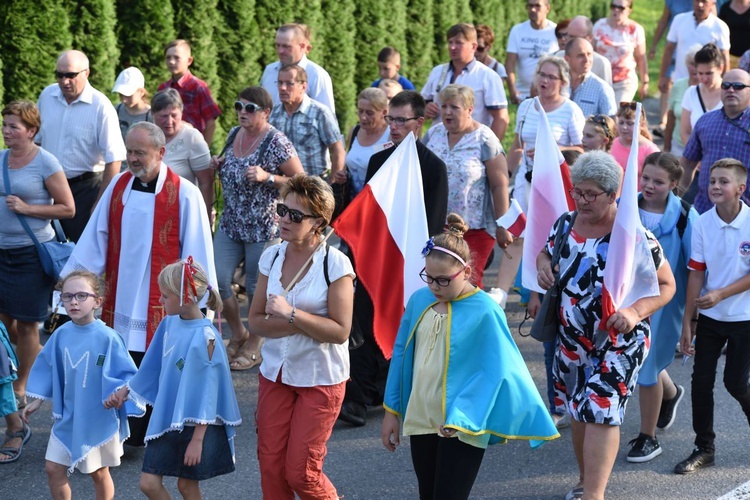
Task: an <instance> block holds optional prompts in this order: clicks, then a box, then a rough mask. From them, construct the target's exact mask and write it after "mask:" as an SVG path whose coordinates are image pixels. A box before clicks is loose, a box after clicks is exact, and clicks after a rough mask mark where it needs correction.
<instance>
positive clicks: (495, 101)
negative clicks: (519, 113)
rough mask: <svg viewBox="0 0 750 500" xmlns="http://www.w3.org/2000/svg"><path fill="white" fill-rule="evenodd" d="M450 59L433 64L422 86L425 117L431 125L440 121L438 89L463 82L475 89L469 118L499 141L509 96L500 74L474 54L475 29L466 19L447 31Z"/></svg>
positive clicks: (506, 119)
mask: <svg viewBox="0 0 750 500" xmlns="http://www.w3.org/2000/svg"><path fill="white" fill-rule="evenodd" d="M446 39H447V41H448V53H449V55H450V59H451V60H450V62H449V63H447V64H440V65H438V66H435V67H434V68H433V69H432V72H430V76H429V77H428V78H427V83H425V85H424V87H422V92H421V94H422V97H424V98H425V101H426V102H427V108H425V117H426V118H428V119H430V120H432V123H433V125H434V124H436V123H440V121H441V118H440V100H439V98H438V96H439V95H440V91H441V90H443V89H444V88H445V87H446V85H449V84H451V83H460V84H461V85H466V86H467V87H470V88H471V90H473V91H474V112H473V113H472V115H471V116H472V118H474V119H475V120H476V121H478V122H479V123H481V124H483V125H487V126H488V127H490V128H491V129H492V131H493V132H494V133H495V135H496V136H497V138H498V139H500V140H501V141H502V140H503V138H504V137H505V131H506V130H507V129H508V122H509V121H510V118H509V117H508V100H507V98H506V97H505V89H504V88H503V81H502V79H501V78H500V76H499V75H498V74H497V73H495V72H494V71H493V70H491V69H490V68H488V67H487V66H485V65H484V64H482V63H480V62H479V61H477V60H476V59H475V58H474V54H475V52H476V49H477V30H476V28H474V26H473V25H471V24H467V23H460V24H455V25H453V26H451V27H450V28H448V32H447V34H446Z"/></svg>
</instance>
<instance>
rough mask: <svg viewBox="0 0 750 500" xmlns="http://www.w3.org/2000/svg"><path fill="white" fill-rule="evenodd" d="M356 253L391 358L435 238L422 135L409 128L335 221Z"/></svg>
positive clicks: (379, 336) (382, 341)
mask: <svg viewBox="0 0 750 500" xmlns="http://www.w3.org/2000/svg"><path fill="white" fill-rule="evenodd" d="M333 228H334V230H335V231H336V234H338V235H339V237H340V238H341V239H342V240H344V241H345V242H346V243H347V244H348V245H349V248H351V250H352V253H353V254H354V261H355V264H356V271H357V278H358V279H359V284H358V286H364V287H365V289H366V290H367V292H368V293H369V295H370V297H371V298H372V303H373V306H374V309H375V317H374V321H373V331H374V333H375V340H376V341H377V343H378V346H379V347H380V350H381V351H382V352H383V355H384V356H385V357H386V358H387V359H390V357H391V354H392V353H393V343H394V342H395V340H396V333H397V332H398V327H399V323H400V321H401V316H402V315H403V313H404V308H405V307H406V303H407V302H408V300H409V297H411V295H412V294H413V293H414V292H415V291H416V290H418V289H419V288H422V287H423V286H425V285H424V282H422V280H421V279H420V278H419V271H421V270H422V268H423V267H424V260H423V259H422V248H424V245H425V243H426V241H427V240H428V238H429V233H428V229H427V215H426V214H425V208H424V195H423V191H422V173H421V169H420V166H419V158H418V156H417V146H416V140H415V139H414V135H413V134H409V135H408V136H407V137H406V138H405V139H404V140H403V141H402V142H401V144H399V146H398V147H397V148H396V150H395V151H394V152H393V154H391V156H390V157H389V158H388V160H387V161H386V162H385V163H384V164H383V166H382V167H381V168H380V170H378V172H377V173H376V174H375V175H374V176H373V177H372V179H370V182H368V183H367V184H366V185H365V187H364V189H362V192H361V193H359V194H358V195H357V196H356V197H355V198H354V200H353V201H352V202H351V203H350V204H349V206H348V207H347V208H346V210H344V211H343V212H342V213H341V215H339V217H338V218H337V219H336V221H335V222H334V223H333Z"/></svg>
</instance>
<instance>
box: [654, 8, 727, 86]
mask: <svg viewBox="0 0 750 500" xmlns="http://www.w3.org/2000/svg"><path fill="white" fill-rule="evenodd" d="M667 41H668V42H672V43H674V44H676V46H675V52H674V61H675V67H674V74H673V75H672V79H673V80H679V79H680V78H687V77H688V76H690V75H689V74H688V70H687V66H685V56H687V53H688V52H690V49H691V48H692V47H693V46H696V47H697V48H701V47H702V46H704V45H706V44H707V43H715V44H716V46H717V47H718V48H719V50H729V26H727V24H726V23H725V22H724V21H722V20H721V19H719V18H718V17H716V16H715V15H713V14H709V15H708V17H707V18H706V19H705V20H704V21H703V22H701V23H700V24H698V23H697V22H695V13H694V12H693V11H692V10H691V11H690V12H683V13H682V14H677V15H676V16H674V21H672V26H670V27H669V32H668V33H667Z"/></svg>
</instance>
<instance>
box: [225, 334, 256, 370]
mask: <svg viewBox="0 0 750 500" xmlns="http://www.w3.org/2000/svg"><path fill="white" fill-rule="evenodd" d="M249 338H250V333H249V332H248V331H247V330H245V332H244V335H243V336H242V339H240V340H234V339H229V340H228V341H227V340H225V341H224V345H226V351H227V359H229V362H230V363H231V362H232V361H234V358H236V357H237V355H238V354H239V352H240V349H242V346H243V345H245V342H247V339H249Z"/></svg>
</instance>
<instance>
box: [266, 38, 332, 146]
mask: <svg viewBox="0 0 750 500" xmlns="http://www.w3.org/2000/svg"><path fill="white" fill-rule="evenodd" d="M305 31H306V27H305V26H303V25H301V24H296V23H289V24H285V25H283V26H281V27H280V28H279V29H278V31H277V32H276V39H275V47H276V54H277V55H278V56H279V60H278V61H276V62H273V63H271V64H269V65H268V66H266V67H265V69H264V70H263V76H261V77H260V85H261V87H263V88H264V89H266V90H267V91H268V93H269V94H271V99H273V103H274V105H276V104H279V102H281V101H280V100H279V90H278V88H277V86H276V82H277V80H278V79H279V70H280V69H281V68H282V67H283V66H287V65H289V64H296V65H297V66H299V67H300V68H302V69H304V70H305V72H306V73H307V89H306V92H307V95H309V96H310V98H312V99H314V100H315V101H317V102H319V103H321V104H323V105H325V106H328V109H330V110H331V113H332V114H334V115H335V114H336V108H335V107H334V105H333V83H332V82H331V75H329V74H328V72H327V71H326V70H325V69H323V68H322V67H321V66H320V65H318V64H315V63H314V62H312V61H311V60H309V59H308V58H307V49H308V46H309V40H308V39H307V37H306V36H305ZM295 146H296V145H295Z"/></svg>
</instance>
